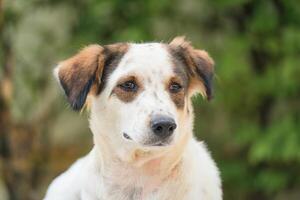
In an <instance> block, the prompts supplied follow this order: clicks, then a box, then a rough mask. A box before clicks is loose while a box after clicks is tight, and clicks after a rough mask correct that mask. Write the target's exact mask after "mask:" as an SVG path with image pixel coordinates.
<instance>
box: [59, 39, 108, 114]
mask: <svg viewBox="0 0 300 200" xmlns="http://www.w3.org/2000/svg"><path fill="white" fill-rule="evenodd" d="M103 51H104V48H103V47H101V46H100V45H90V46H87V47H86V48H84V49H83V50H81V51H80V52H79V53H78V54H76V55H75V56H73V57H71V58H69V59H67V60H65V61H62V62H60V63H59V65H58V66H57V67H56V68H55V70H54V73H55V75H56V77H57V78H58V80H59V82H60V84H61V86H62V88H63V90H64V92H65V94H66V96H67V98H68V101H69V103H70V104H71V107H72V108H73V109H74V110H80V109H81V108H82V107H83V105H84V104H85V101H86V98H87V95H88V94H89V92H90V91H91V88H92V87H95V88H97V86H98V85H99V84H100V81H101V76H102V71H103V67H104V55H103Z"/></svg>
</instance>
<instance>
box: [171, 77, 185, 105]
mask: <svg viewBox="0 0 300 200" xmlns="http://www.w3.org/2000/svg"><path fill="white" fill-rule="evenodd" d="M173 83H178V84H180V85H182V87H183V88H182V89H181V90H180V91H179V92H176V93H174V92H171V91H170V85H171V84H173ZM166 90H167V91H168V92H169V95H170V97H171V99H172V100H173V102H174V103H175V105H176V107H177V108H179V109H182V108H183V107H184V103H185V91H186V90H185V86H184V83H183V80H182V79H181V78H180V77H179V76H175V77H173V78H171V79H170V80H169V82H168V83H167V85H166Z"/></svg>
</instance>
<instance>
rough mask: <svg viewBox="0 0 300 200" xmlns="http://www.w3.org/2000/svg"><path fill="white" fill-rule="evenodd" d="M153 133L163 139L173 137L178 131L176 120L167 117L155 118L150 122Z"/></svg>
mask: <svg viewBox="0 0 300 200" xmlns="http://www.w3.org/2000/svg"><path fill="white" fill-rule="evenodd" d="M150 126H151V129H152V131H153V133H154V134H155V135H157V136H159V137H161V138H167V137H169V136H171V135H172V133H173V132H174V130H175V129H176V127H177V126H176V123H175V121H174V119H172V118H170V117H167V116H155V117H153V118H152V120H151V122H150Z"/></svg>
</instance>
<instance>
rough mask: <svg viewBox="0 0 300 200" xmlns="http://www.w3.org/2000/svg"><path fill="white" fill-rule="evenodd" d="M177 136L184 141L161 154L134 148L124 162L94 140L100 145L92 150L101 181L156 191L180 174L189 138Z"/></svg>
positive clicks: (112, 151) (102, 143) (109, 149)
mask: <svg viewBox="0 0 300 200" xmlns="http://www.w3.org/2000/svg"><path fill="white" fill-rule="evenodd" d="M181 135H183V136H184V138H181V139H180V140H178V141H180V143H177V144H175V145H174V146H172V147H170V148H168V149H166V150H165V151H163V152H161V153H157V152H151V151H143V150H141V149H138V150H134V151H132V152H131V153H129V154H130V156H129V157H130V159H128V161H124V160H122V159H120V157H119V156H118V155H117V153H116V152H115V151H114V149H112V148H111V146H110V145H109V143H107V140H106V141H105V138H102V139H101V140H98V142H99V141H103V142H100V143H101V144H97V145H95V147H94V151H95V159H96V163H97V165H98V166H99V169H100V170H101V173H102V176H103V177H104V178H103V181H104V182H108V184H117V185H122V186H126V185H128V186H133V187H136V188H142V191H143V193H145V192H146V193H147V192H151V191H153V190H155V189H156V188H158V187H159V186H160V185H161V184H163V182H164V181H168V180H170V179H173V178H176V177H177V176H179V175H180V174H181V173H180V168H181V163H182V158H183V153H184V151H185V148H186V145H187V143H188V142H189V140H190V139H191V138H192V134H191V132H190V133H188V134H181ZM98 139H99V138H98Z"/></svg>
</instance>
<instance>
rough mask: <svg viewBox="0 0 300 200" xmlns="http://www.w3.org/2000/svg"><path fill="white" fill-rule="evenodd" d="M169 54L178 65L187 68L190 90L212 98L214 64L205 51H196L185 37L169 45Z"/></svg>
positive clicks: (178, 38)
mask: <svg viewBox="0 0 300 200" xmlns="http://www.w3.org/2000/svg"><path fill="white" fill-rule="evenodd" d="M169 52H170V54H171V55H172V57H173V59H174V60H176V63H177V64H178V62H179V63H181V65H183V66H185V67H186V72H187V73H188V74H189V77H190V88H191V89H192V90H197V91H198V92H200V93H201V94H203V95H204V96H206V97H207V99H211V98H212V79H213V72H214V62H213V60H212V59H211V58H210V56H209V55H208V54H207V53H206V52H205V51H203V50H198V49H194V47H193V46H191V44H190V42H188V41H186V40H185V38H184V37H176V38H174V39H173V40H172V42H171V43H170V44H169Z"/></svg>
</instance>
